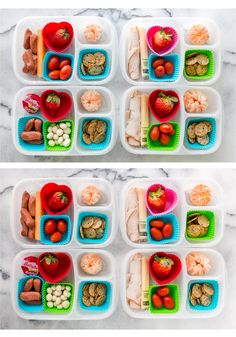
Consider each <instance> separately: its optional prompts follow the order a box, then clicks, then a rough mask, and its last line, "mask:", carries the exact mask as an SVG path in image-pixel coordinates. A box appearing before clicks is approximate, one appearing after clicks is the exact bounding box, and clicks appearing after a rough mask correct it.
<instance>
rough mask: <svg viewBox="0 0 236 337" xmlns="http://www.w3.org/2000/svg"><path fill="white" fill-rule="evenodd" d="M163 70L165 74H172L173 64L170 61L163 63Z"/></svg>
mask: <svg viewBox="0 0 236 337" xmlns="http://www.w3.org/2000/svg"><path fill="white" fill-rule="evenodd" d="M164 68H165V72H166V74H167V75H172V74H173V72H174V65H173V63H171V62H165V63H164Z"/></svg>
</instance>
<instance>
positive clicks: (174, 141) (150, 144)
mask: <svg viewBox="0 0 236 337" xmlns="http://www.w3.org/2000/svg"><path fill="white" fill-rule="evenodd" d="M161 124H163V123H159V124H152V125H150V126H149V128H148V132H147V148H148V150H155V151H174V150H176V149H177V147H178V145H179V138H180V127H179V124H178V123H176V122H170V123H168V124H171V125H173V127H174V129H175V134H174V135H173V136H170V144H168V145H162V144H161V143H160V141H159V140H157V141H155V142H154V141H152V140H151V138H150V132H151V129H152V127H153V126H160V125H161Z"/></svg>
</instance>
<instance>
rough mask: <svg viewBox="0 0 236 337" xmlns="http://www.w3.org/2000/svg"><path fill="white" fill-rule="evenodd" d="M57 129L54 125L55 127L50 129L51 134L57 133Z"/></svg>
mask: <svg viewBox="0 0 236 337" xmlns="http://www.w3.org/2000/svg"><path fill="white" fill-rule="evenodd" d="M57 129H58V127H57V126H56V125H55V126H54V127H53V128H52V132H54V133H56V132H57Z"/></svg>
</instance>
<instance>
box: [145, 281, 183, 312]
mask: <svg viewBox="0 0 236 337" xmlns="http://www.w3.org/2000/svg"><path fill="white" fill-rule="evenodd" d="M160 287H162V286H156V285H153V286H151V287H150V288H149V292H148V301H149V311H150V312H151V313H152V314H175V313H176V312H178V311H179V286H178V285H177V284H168V286H167V287H168V288H169V290H170V296H171V297H173V299H174V301H175V307H174V308H173V309H167V308H165V307H164V306H163V307H162V308H161V309H157V308H155V307H154V306H153V304H152V295H153V294H154V293H156V291H157V289H158V288H160Z"/></svg>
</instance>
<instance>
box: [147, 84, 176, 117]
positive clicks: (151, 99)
mask: <svg viewBox="0 0 236 337" xmlns="http://www.w3.org/2000/svg"><path fill="white" fill-rule="evenodd" d="M159 92H163V93H164V94H165V95H168V96H174V97H176V98H178V102H176V103H174V108H173V109H172V111H171V113H170V114H169V115H167V116H164V117H161V116H159V115H158V111H156V110H155V101H156V99H157V95H158V93H159ZM148 107H149V110H150V111H151V113H152V114H153V116H154V117H155V118H156V119H157V120H158V121H160V122H162V123H165V122H167V121H169V120H170V119H172V118H173V117H174V116H175V115H176V113H177V112H178V110H179V108H180V99H179V96H178V94H177V93H176V92H175V91H173V90H161V89H157V90H154V91H152V92H151V94H150V95H149V97H148Z"/></svg>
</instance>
